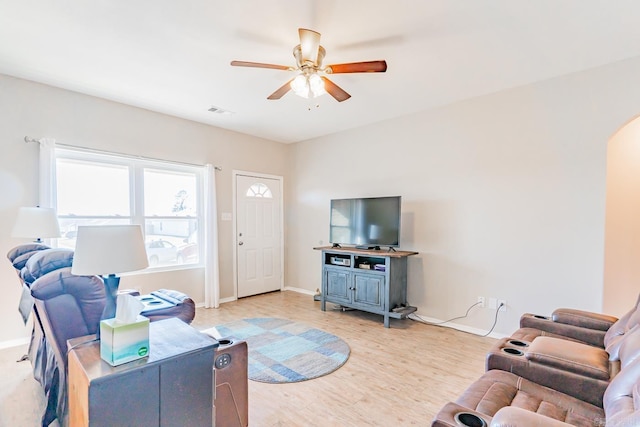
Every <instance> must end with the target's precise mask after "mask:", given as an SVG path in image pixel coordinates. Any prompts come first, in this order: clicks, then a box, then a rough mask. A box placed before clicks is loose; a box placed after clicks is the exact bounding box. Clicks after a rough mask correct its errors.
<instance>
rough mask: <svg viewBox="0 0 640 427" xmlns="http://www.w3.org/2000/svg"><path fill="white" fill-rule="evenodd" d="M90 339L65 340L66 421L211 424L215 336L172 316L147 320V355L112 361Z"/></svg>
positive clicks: (138, 426) (85, 423) (187, 426)
mask: <svg viewBox="0 0 640 427" xmlns="http://www.w3.org/2000/svg"><path fill="white" fill-rule="evenodd" d="M91 339H92V336H89V337H81V338H75V339H73V340H69V342H68V346H69V348H70V351H69V355H68V358H69V363H68V365H69V376H68V378H69V380H68V381H69V424H70V426H71V427H75V426H89V425H90V426H91V427H100V426H105V427H113V426H136V427H146V426H149V427H151V426H153V427H157V426H167V427H168V426H185V427H191V426H193V427H200V426H203V427H204V426H207V427H210V426H212V425H214V424H213V419H214V418H213V417H214V404H213V388H214V373H213V369H214V366H213V364H214V352H215V349H216V348H217V347H218V342H217V341H216V340H215V339H213V338H212V337H210V336H208V335H205V334H202V333H200V332H198V331H197V330H196V329H194V328H192V327H191V326H189V325H187V324H186V323H184V322H182V321H181V320H179V319H176V318H172V319H166V320H161V321H158V322H152V323H151V324H150V326H149V356H148V357H146V358H144V359H139V360H135V361H132V362H129V363H125V364H123V365H119V366H115V367H114V366H111V365H109V364H108V363H107V362H105V361H104V360H102V359H101V358H100V343H99V342H98V341H91Z"/></svg>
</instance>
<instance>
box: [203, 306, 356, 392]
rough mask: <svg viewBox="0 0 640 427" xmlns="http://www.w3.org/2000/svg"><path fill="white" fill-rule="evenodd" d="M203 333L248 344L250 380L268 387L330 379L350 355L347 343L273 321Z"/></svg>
mask: <svg viewBox="0 0 640 427" xmlns="http://www.w3.org/2000/svg"><path fill="white" fill-rule="evenodd" d="M203 332H205V333H208V334H210V335H213V336H215V337H218V338H231V339H236V340H244V341H246V342H247V346H248V347H249V379H251V380H254V381H260V382H265V383H291V382H299V381H306V380H310V379H312V378H318V377H321V376H323V375H327V374H329V373H331V372H333V371H335V370H336V369H338V368H339V367H340V366H342V365H344V364H345V362H346V361H347V359H348V358H349V352H350V350H349V346H348V345H347V343H345V342H344V341H343V340H341V339H340V338H338V337H336V336H335V335H331V334H329V333H327V332H324V331H321V330H319V329H314V328H311V327H309V326H307V325H305V324H303V323H298V322H292V321H290V320H286V319H278V318H273V317H266V318H254V319H243V320H239V321H236V322H232V323H227V324H224V325H220V326H216V327H215V328H211V329H209V330H206V331H203ZM216 332H217V333H216Z"/></svg>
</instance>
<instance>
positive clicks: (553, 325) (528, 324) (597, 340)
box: [520, 313, 606, 348]
mask: <svg viewBox="0 0 640 427" xmlns="http://www.w3.org/2000/svg"><path fill="white" fill-rule="evenodd" d="M561 318H563V319H564V318H566V316H565V317H561ZM576 323H577V322H576ZM520 327H521V328H533V329H538V330H541V331H544V332H548V333H551V334H556V335H560V336H563V337H567V338H571V339H574V340H578V341H582V342H584V343H587V344H590V345H594V346H597V347H600V348H604V336H605V334H606V331H603V330H599V329H590V328H587V327H582V326H576V325H571V324H567V323H561V322H556V321H554V320H553V318H549V317H543V316H538V315H536V314H531V313H525V314H523V315H522V316H521V317H520Z"/></svg>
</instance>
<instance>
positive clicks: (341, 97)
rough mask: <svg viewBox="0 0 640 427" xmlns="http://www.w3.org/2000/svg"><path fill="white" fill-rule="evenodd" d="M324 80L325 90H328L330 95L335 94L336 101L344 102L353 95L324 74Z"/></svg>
mask: <svg viewBox="0 0 640 427" xmlns="http://www.w3.org/2000/svg"><path fill="white" fill-rule="evenodd" d="M322 81H324V90H326V91H327V93H328V94H329V95H331V96H333V97H334V98H335V99H336V101H338V102H342V101H346V100H347V99H349V98H351V95H349V94H348V93H347V92H345V91H344V90H343V89H342V88H341V87H340V86H338V85H337V84H335V83H334V82H332V81H331V80H329V79H328V78H326V77H324V76H322Z"/></svg>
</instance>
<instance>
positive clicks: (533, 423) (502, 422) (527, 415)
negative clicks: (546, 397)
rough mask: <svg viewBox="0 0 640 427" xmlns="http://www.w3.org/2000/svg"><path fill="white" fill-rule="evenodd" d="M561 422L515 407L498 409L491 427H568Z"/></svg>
mask: <svg viewBox="0 0 640 427" xmlns="http://www.w3.org/2000/svg"><path fill="white" fill-rule="evenodd" d="M570 425H571V424H567V423H565V422H563V421H560V420H556V419H554V418H549V417H545V416H544V415H540V414H538V413H536V412H531V411H527V410H526V409H522V408H518V407H515V406H507V407H505V408H502V409H500V410H499V411H498V412H496V414H495V415H494V416H493V419H492V420H491V424H490V426H491V427H543V426H544V427H568V426H570Z"/></svg>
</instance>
